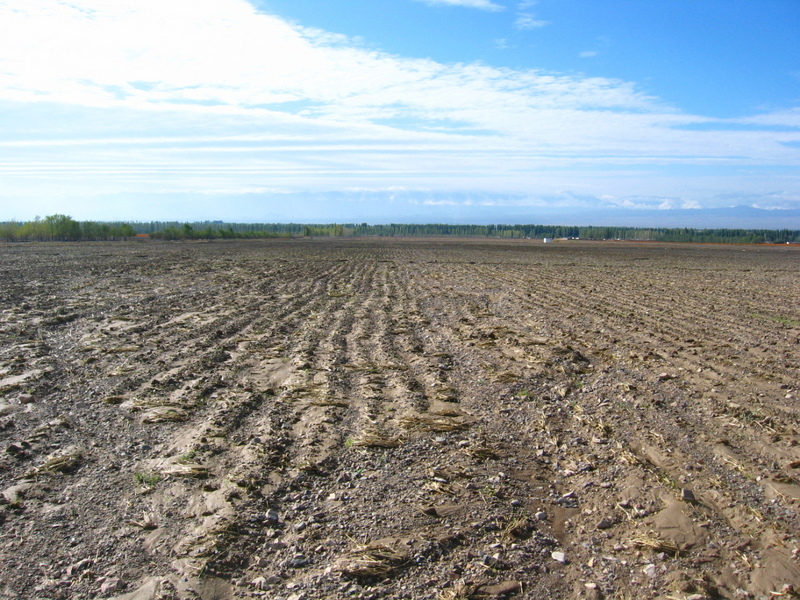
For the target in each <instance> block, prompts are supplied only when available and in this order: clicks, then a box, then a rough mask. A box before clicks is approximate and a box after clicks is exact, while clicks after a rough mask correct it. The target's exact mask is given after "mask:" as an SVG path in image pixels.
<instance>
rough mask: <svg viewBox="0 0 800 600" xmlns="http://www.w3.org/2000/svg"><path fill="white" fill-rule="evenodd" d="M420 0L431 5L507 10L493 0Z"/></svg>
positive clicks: (419, 0) (494, 10)
mask: <svg viewBox="0 0 800 600" xmlns="http://www.w3.org/2000/svg"><path fill="white" fill-rule="evenodd" d="M417 1H418V2H425V4H431V5H445V6H462V7H464V8H478V9H480V10H488V11H492V12H499V11H502V10H505V7H503V6H502V5H500V4H497V3H495V2H491V0H417Z"/></svg>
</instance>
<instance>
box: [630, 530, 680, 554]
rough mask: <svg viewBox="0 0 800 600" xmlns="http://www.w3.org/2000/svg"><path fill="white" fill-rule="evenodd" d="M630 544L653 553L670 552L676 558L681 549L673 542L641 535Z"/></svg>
mask: <svg viewBox="0 0 800 600" xmlns="http://www.w3.org/2000/svg"><path fill="white" fill-rule="evenodd" d="M631 543H632V544H633V545H634V546H636V547H637V548H649V549H650V550H653V551H654V552H670V553H672V554H674V555H676V556H677V555H678V554H680V553H681V547H680V546H678V545H677V544H676V543H675V542H672V541H669V540H662V539H660V538H657V537H655V536H654V535H643V536H640V537H637V538H634V539H632V540H631Z"/></svg>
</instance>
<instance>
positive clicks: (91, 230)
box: [0, 215, 136, 242]
mask: <svg viewBox="0 0 800 600" xmlns="http://www.w3.org/2000/svg"><path fill="white" fill-rule="evenodd" d="M135 235H136V231H135V230H134V228H133V227H132V226H131V225H130V224H128V223H102V222H97V221H83V222H78V221H75V220H74V219H73V218H72V217H68V216H67V215H50V216H47V217H45V218H44V219H40V218H39V217H36V219H34V220H33V221H25V222H21V223H20V222H17V221H7V222H4V223H0V240H2V241H4V242H80V241H108V240H124V239H128V238H131V237H134V236H135Z"/></svg>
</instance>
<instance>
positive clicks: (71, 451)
mask: <svg viewBox="0 0 800 600" xmlns="http://www.w3.org/2000/svg"><path fill="white" fill-rule="evenodd" d="M82 463H83V452H82V450H81V449H80V448H78V447H77V446H70V447H69V448H67V449H65V450H63V451H61V452H58V453H56V454H51V455H50V456H49V457H47V459H45V461H44V463H43V464H41V465H39V466H38V467H36V468H35V469H33V470H31V471H29V472H28V473H26V474H25V478H28V477H35V476H37V475H42V474H45V473H48V474H51V475H53V474H55V473H72V472H73V471H75V470H76V469H77V468H78V467H80V466H81V464H82Z"/></svg>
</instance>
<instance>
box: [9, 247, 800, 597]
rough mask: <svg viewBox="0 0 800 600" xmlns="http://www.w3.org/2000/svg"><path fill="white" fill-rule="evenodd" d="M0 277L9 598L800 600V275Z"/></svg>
mask: <svg viewBox="0 0 800 600" xmlns="http://www.w3.org/2000/svg"><path fill="white" fill-rule="evenodd" d="M0 258H2V260H1V261H0V289H2V295H0V315H2V317H1V318H2V321H1V322H2V327H1V328H0V523H1V525H0V598H48V599H49V598H54V599H55V598H70V599H78V598H87V599H88V598H96V597H113V598H120V599H127V600H155V599H156V598H158V599H161V600H166V599H183V598H201V599H202V600H211V599H226V598H229V599H234V598H236V599H238V598H253V597H263V598H270V599H277V598H283V599H284V600H312V599H316V598H362V599H378V598H387V599H388V598H408V599H412V598H413V599H417V598H419V599H422V598H430V599H438V600H445V599H453V600H455V599H467V598H575V597H577V598H593V599H594V598H602V597H607V598H665V599H666V598H672V599H680V600H687V599H690V598H693V599H695V600H699V599H702V598H731V599H733V598H736V599H747V598H753V599H756V598H774V597H785V598H787V599H788V598H791V597H797V594H798V592H797V587H800V586H798V584H799V583H800V534H799V533H798V532H800V445H799V444H798V442H800V431H799V428H800V425H799V424H798V423H799V421H798V414H799V413H800V405H799V404H798V394H800V384H798V381H800V370H799V369H800V295H799V294H798V293H797V292H798V289H797V283H798V281H800V252H798V249H797V248H792V247H734V246H689V245H669V246H667V245H646V246H639V245H628V244H615V243H584V242H564V243H557V244H551V245H543V244H540V243H536V242H533V241H508V242H492V241H483V240H446V241H442V240H365V239H353V240H348V239H344V240H308V239H302V240H274V241H259V242H214V243H157V242H137V243H109V244H102V243H100V244H55V243H54V244H16V245H6V246H2V247H0ZM792 586H797V587H792Z"/></svg>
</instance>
